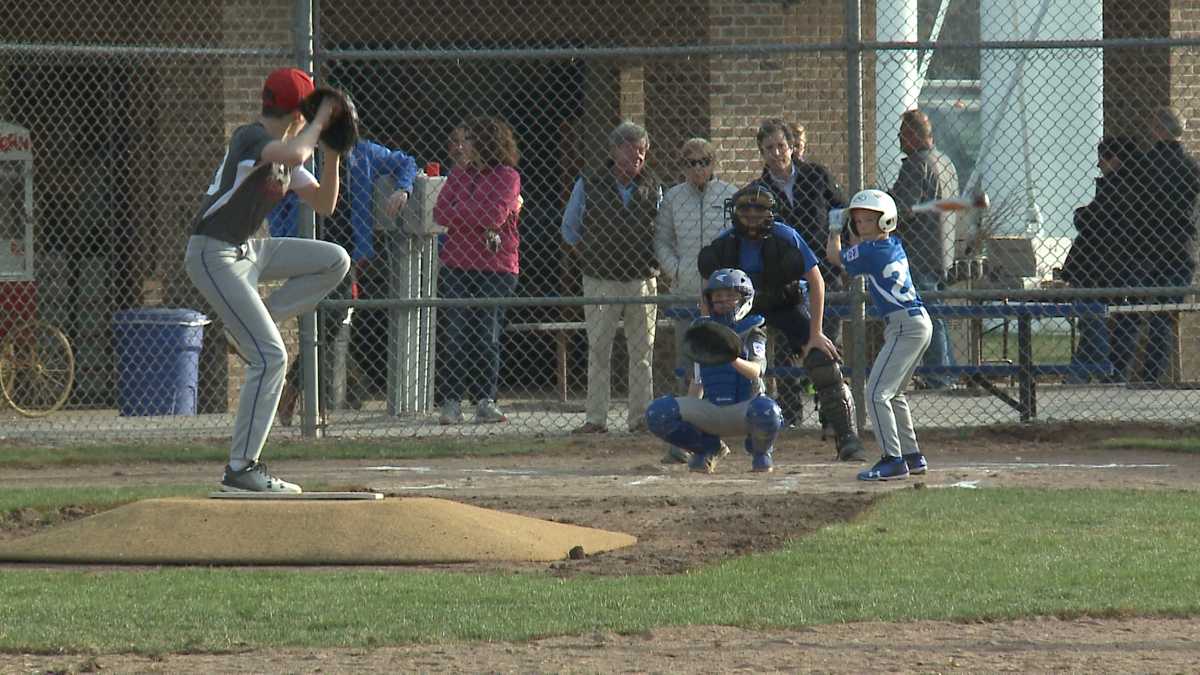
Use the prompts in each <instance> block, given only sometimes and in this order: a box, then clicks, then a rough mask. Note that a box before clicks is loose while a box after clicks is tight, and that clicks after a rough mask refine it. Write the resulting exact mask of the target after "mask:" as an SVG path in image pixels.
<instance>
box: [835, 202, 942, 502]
mask: <svg viewBox="0 0 1200 675" xmlns="http://www.w3.org/2000/svg"><path fill="white" fill-rule="evenodd" d="M846 217H847V219H848V220H849V223H848V225H849V230H850V232H849V243H850V247H849V248H847V249H845V250H842V229H843V228H842V222H841V221H840V220H839V221H837V222H834V221H833V220H831V222H830V224H829V232H830V236H829V239H828V241H827V242H826V244H825V256H826V258H828V260H829V261H830V263H832V264H835V265H837V264H840V265H842V267H843V268H845V270H846V273H847V274H850V275H862V276H864V277H866V280H867V290H868V292H869V293H870V295H871V301H872V302H873V303H874V304H875V308H876V309H877V310H878V311H879V315H880V316H882V317H883V319H884V321H885V322H886V323H887V326H886V327H885V328H884V332H883V335H884V341H883V347H882V348H881V349H880V350H879V354H878V355H877V356H876V357H875V362H874V363H873V364H872V365H871V376H870V377H869V378H868V379H867V392H866V400H867V414H869V415H870V416H871V425H872V426H873V427H874V429H875V441H876V442H877V443H878V444H879V448H880V449H881V450H882V451H883V457H882V458H881V459H880V460H879V461H878V462H877V463H876V464H875V466H873V467H871V468H870V469H867V470H865V471H860V472H859V474H858V478H859V480H867V481H876V480H893V479H897V478H907V477H908V476H909V474H923V473H925V471H926V461H925V456H924V455H922V454H921V449H920V447H919V446H918V445H917V434H916V431H915V430H914V428H913V421H912V415H911V414H910V412H909V408H908V399H906V398H905V396H904V388H905V387H906V386H907V385H908V382H909V380H911V379H912V375H913V371H915V370H916V369H917V366H918V365H919V364H920V363H921V356H922V355H923V354H924V353H925V349H926V348H928V347H929V341H930V338H931V336H932V335H933V325H932V323H930V321H929V314H928V313H927V312H926V311H925V306H924V304H922V302H921V296H920V294H918V293H917V289H916V286H915V285H914V284H913V281H912V275H911V274H910V273H909V270H908V255H906V254H905V252H904V246H903V245H902V244H901V243H900V240H899V239H897V238H896V237H893V236H892V235H891V233H892V231H893V230H895V229H896V202H895V201H893V200H892V198H891V196H889V195H888V194H887V193H886V192H882V191H880V190H863V191H862V192H859V193H858V194H856V195H854V197H853V198H852V199H851V200H850V206H849V207H848V208H847V210H846Z"/></svg>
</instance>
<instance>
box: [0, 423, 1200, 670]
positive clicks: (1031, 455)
mask: <svg viewBox="0 0 1200 675" xmlns="http://www.w3.org/2000/svg"><path fill="white" fill-rule="evenodd" d="M1126 431H1127V432H1128V434H1129V435H1133V434H1137V435H1141V436H1147V435H1156V434H1163V433H1167V431H1166V430H1164V429H1156V428H1153V427H1141V428H1135V427H1130V428H1129V429H1128V430H1121V431H1120V433H1114V430H1113V429H1112V428H1111V427H1103V428H1093V427H1092V426H1090V425H1084V424H1078V425H1065V426H1053V427H1048V426H1028V427H1005V428H995V429H983V430H974V431H959V430H947V431H928V432H925V433H924V434H923V436H922V442H923V446H924V449H925V450H926V453H927V455H928V456H929V460H930V472H929V473H928V474H927V475H926V476H924V477H913V478H910V479H908V480H904V481H896V482H891V483H887V484H864V483H860V482H857V481H855V480H854V474H855V472H856V471H857V470H858V469H859V468H860V467H861V465H847V464H842V463H837V462H834V461H832V451H831V449H830V448H829V446H828V445H827V444H821V443H818V442H817V441H816V439H815V438H813V437H812V434H811V433H809V434H801V435H798V436H797V437H794V438H787V439H785V440H784V441H783V443H782V444H781V447H780V450H779V452H778V457H777V460H778V468H777V470H776V471H775V472H774V473H772V474H767V475H762V474H751V473H749V471H748V469H749V457H748V456H745V455H744V454H741V453H738V452H734V453H733V454H732V455H731V456H730V457H728V458H727V459H725V460H724V461H723V462H722V463H721V465H720V466H719V467H718V471H717V473H716V474H715V475H712V476H705V475H695V474H689V473H688V472H687V469H686V467H684V466H682V465H677V464H674V465H670V464H663V463H661V461H660V460H661V457H662V455H663V451H664V448H663V446H662V445H661V444H660V443H657V442H653V441H650V440H648V439H646V438H643V437H637V436H626V435H617V434H610V435H607V436H601V437H589V438H566V439H538V440H531V441H530V443H531V444H532V445H534V446H535V452H533V453H532V454H529V455H520V456H517V455H513V456H502V457H489V458H486V459H481V458H471V457H455V458H447V459H437V460H404V461H399V460H397V461H391V462H379V461H371V462H366V461H335V462H316V461H303V462H301V461H295V462H292V461H289V462H275V463H273V464H272V469H274V470H275V471H277V472H278V473H279V474H280V475H282V476H284V477H286V478H287V479H288V480H294V481H297V482H299V483H301V484H304V483H305V482H306V481H309V482H311V481H315V480H318V479H319V480H321V481H322V483H324V484H325V485H326V486H328V487H329V488H330V489H338V490H356V489H369V490H374V491H377V492H382V493H384V494H385V495H387V496H388V499H389V500H397V499H398V498H400V499H399V501H404V500H403V499H402V498H412V497H417V496H420V497H436V498H438V499H443V500H449V501H453V502H457V503H460V504H464V505H468V506H471V507H479V508H483V509H489V510H495V511H498V512H502V513H505V514H517V515H521V516H528V517H531V518H537V519H543V520H546V521H551V522H554V523H560V524H568V525H577V526H582V527H587V528H596V529H600V530H609V531H614V532H622V533H627V534H629V535H632V536H634V537H636V538H637V543H636V544H634V545H632V546H627V547H622V548H615V549H613V550H610V551H608V552H605V553H600V554H595V555H585V556H583V557H578V558H577V559H572V558H571V557H570V556H567V557H564V558H563V559H561V560H555V561H550V562H514V561H488V560H481V561H472V562H463V563H454V564H435V565H420V566H415V567H414V566H394V567H387V569H393V570H395V571H396V573H398V574H403V573H407V572H408V571H410V570H412V569H421V570H430V569H433V570H439V569H445V570H456V571H489V572H494V571H501V572H511V573H519V574H543V575H549V576H554V577H561V578H571V577H575V576H578V575H647V574H652V575H661V574H680V573H685V572H687V571H689V570H694V569H697V568H700V567H704V566H706V565H710V564H713V563H716V562H719V561H721V560H725V559H728V558H731V557H735V556H742V555H746V554H750V553H758V552H765V551H771V550H774V549H776V548H778V547H780V546H782V545H783V544H784V543H785V542H787V541H789V540H792V539H794V538H797V537H804V536H805V535H807V534H809V533H811V532H814V531H816V530H817V529H820V528H821V527H824V526H826V525H828V524H831V523H836V522H841V521H844V520H848V519H853V518H855V517H856V515H857V514H858V513H860V512H861V511H862V510H863V509H864V508H866V507H868V506H869V505H870V503H871V502H872V500H873V499H875V498H876V497H877V496H879V495H880V494H884V493H885V492H887V491H890V490H912V489H992V488H999V487H1036V488H1046V489H1072V488H1074V489H1078V488H1129V489H1145V490H1185V491H1194V490H1196V489H1197V488H1196V486H1197V485H1198V484H1200V480H1198V479H1200V457H1197V456H1195V455H1192V454H1187V453H1173V452H1159V451H1146V450H1127V449H1119V448H1113V449H1101V446H1100V443H1101V441H1102V440H1104V439H1107V438H1111V437H1113V436H1115V435H1125V434H1126ZM1174 433H1177V432H1174ZM268 452H269V450H268ZM218 473H219V467H213V466H209V465H197V464H171V465H166V464H145V465H136V466H120V467H116V466H103V467H96V466H92V467H53V468H46V469H21V470H11V471H5V472H4V474H3V475H0V489H3V488H8V487H16V486H22V487H29V486H35V485H44V486H72V485H127V486H134V485H146V484H154V483H171V484H197V483H201V484H203V483H212V484H215V482H216V480H217V479H218V478H219V476H218V475H217V474H218ZM385 501H387V500H385ZM59 515H60V516H61V517H62V518H63V519H65V520H67V521H68V522H76V521H79V520H80V519H81V518H83V517H85V516H88V515H91V511H90V510H89V509H87V508H83V507H72V508H68V509H64V511H63V513H62V514H59ZM58 527H61V525H60V526H58ZM50 529H53V528H48V526H47V525H46V523H45V522H43V520H42V518H41V516H40V515H38V514H37V513H34V512H32V511H27V512H16V513H10V514H6V515H5V516H4V521H3V523H2V526H0V543H5V544H12V543H13V542H14V541H16V540H18V539H21V538H24V537H28V536H31V535H35V534H38V533H44V532H47V531H48V530H50ZM8 566H9V567H18V568H22V569H29V568H35V567H36V568H42V567H52V568H54V569H80V568H85V569H90V568H93V567H95V566H80V565H36V564H9V565H8ZM104 568H105V569H113V566H111V565H110V566H105V567H104ZM131 569H137V568H136V567H132V568H131ZM297 569H320V568H319V567H317V568H312V567H304V568H297ZM1198 662H1200V619H1196V618H1184V619H1173V618H1170V619H1168V618H1156V617H1131V618H1127V619H1094V618H1080V619H1075V620H1060V619H1055V618H1051V617H1034V618H1029V619H1025V620H1020V621H1005V622H979V623H964V624H958V623H943V622H911V623H901V624H890V623H856V624H846V625H824V626H812V627H805V628H801V629H796V630H789V631H756V630H747V629H742V628H736V627H727V626H711V627H686V628H676V627H671V628H664V629H657V630H653V631H650V632H647V633H644V634H637V635H617V634H611V633H593V634H587V635H579V636H570V637H557V638H549V639H543V640H534V641H530V642H522V643H464V644H438V645H409V646H396V647H381V648H372V649H307V650H260V651H252V652H248V653H238V654H167V655H156V656H154V657H153V658H149V657H145V656H139V655H129V654H99V655H79V654H75V655H73V654H55V655H23V654H0V672H6V673H7V672H46V671H54V672H83V671H85V670H87V669H91V670H103V671H104V672H164V673H165V672H171V673H180V672H184V673H190V672H195V673H208V672H224V671H241V672H247V671H254V672H326V673H327V672H349V671H353V672H380V673H382V672H399V671H409V672H411V671H420V672H464V671H467V672H535V671H536V672H541V671H555V672H618V671H631V672H665V671H671V672H680V671H687V672H766V671H789V672H795V671H820V672H869V671H877V670H880V669H881V668H885V669H886V670H888V671H889V672H963V671H973V672H978V671H1018V672H1045V671H1059V670H1067V671H1074V672H1190V671H1193V670H1194V667H1195V664H1196V663H1198ZM881 664H886V666H883V665H881Z"/></svg>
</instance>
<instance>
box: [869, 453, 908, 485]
mask: <svg viewBox="0 0 1200 675" xmlns="http://www.w3.org/2000/svg"><path fill="white" fill-rule="evenodd" d="M901 478H908V464H906V463H905V462H904V458H903V457H883V458H881V459H880V460H879V461H878V462H875V466H873V467H871V468H869V469H867V470H866V471H859V472H858V479H859V480H868V481H876V480H899V479H901Z"/></svg>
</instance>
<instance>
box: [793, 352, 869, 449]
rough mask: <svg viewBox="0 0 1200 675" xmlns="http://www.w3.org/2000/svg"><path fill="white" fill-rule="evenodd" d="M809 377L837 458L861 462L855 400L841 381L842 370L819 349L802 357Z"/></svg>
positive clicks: (860, 443)
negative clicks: (831, 432)
mask: <svg viewBox="0 0 1200 675" xmlns="http://www.w3.org/2000/svg"><path fill="white" fill-rule="evenodd" d="M804 368H805V370H807V371H808V378H809V380H811V381H812V383H813V386H814V387H816V389H817V403H818V405H819V406H820V408H821V416H822V417H823V418H824V420H825V421H826V422H828V423H829V426H831V427H832V428H833V434H834V442H835V444H836V446H837V452H838V459H840V460H842V461H844V462H845V461H863V460H864V459H866V451H865V450H864V449H863V445H862V441H860V440H858V434H857V433H855V431H854V397H853V396H851V395H850V387H848V386H846V381H845V380H844V379H843V378H842V368H841V366H839V365H838V364H837V362H836V361H834V360H833V359H831V358H829V356H828V355H827V354H825V352H823V351H821V350H819V349H811V350H809V352H808V355H807V356H805V358H804Z"/></svg>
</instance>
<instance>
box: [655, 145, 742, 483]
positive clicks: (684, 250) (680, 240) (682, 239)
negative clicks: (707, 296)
mask: <svg viewBox="0 0 1200 675" xmlns="http://www.w3.org/2000/svg"><path fill="white" fill-rule="evenodd" d="M715 149H716V148H715V147H714V146H713V144H712V142H710V141H708V140H706V139H703V138H692V139H689V140H688V141H686V142H685V143H684V144H683V147H682V148H680V158H681V159H682V160H683V171H684V181H683V182H682V183H680V184H678V185H676V186H675V187H673V188H671V189H670V190H667V192H666V194H665V195H663V202H662V206H661V207H660V208H659V211H658V217H657V218H656V219H655V222H654V253H655V255H656V256H657V257H658V262H659V265H660V267H661V268H662V278H663V279H664V280H665V281H666V282H667V283H668V284H669V285H670V286H671V293H672V294H673V295H683V296H687V297H689V298H699V297H700V291H701V288H702V286H703V285H704V279H703V278H702V277H701V276H700V271H699V268H698V267H697V266H696V259H697V256H699V255H700V249H702V248H703V247H704V246H705V245H706V244H708V243H709V242H710V241H712V240H713V239H715V238H716V236H717V234H718V233H720V232H721V231H722V230H724V229H726V228H728V227H730V225H731V223H730V221H729V218H728V214H727V213H726V212H725V200H727V199H729V198H730V197H732V196H733V193H734V192H736V191H737V188H735V187H734V186H733V185H732V184H730V183H726V182H725V181H723V180H721V179H719V178H717V177H716V176H715V173H716V168H717V167H716V159H715V152H714V151H715ZM691 321H692V317H691V316H679V317H676V319H675V365H676V368H677V369H680V370H682V372H683V383H684V386H685V389H686V385H687V384H689V383H690V380H691V374H692V364H691V363H688V362H687V361H686V359H684V358H683V333H684V331H686V330H687V327H688V325H689V324H690V323H691ZM667 459H668V460H670V461H676V462H687V461H688V455H687V452H686V451H684V450H681V449H679V448H674V447H672V448H671V450H670V452H669V453H668V454H667Z"/></svg>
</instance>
